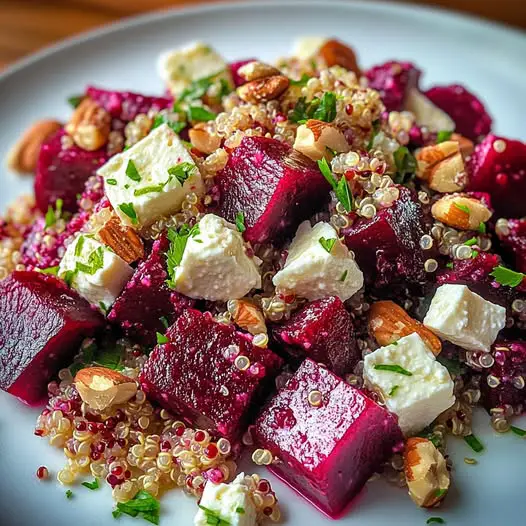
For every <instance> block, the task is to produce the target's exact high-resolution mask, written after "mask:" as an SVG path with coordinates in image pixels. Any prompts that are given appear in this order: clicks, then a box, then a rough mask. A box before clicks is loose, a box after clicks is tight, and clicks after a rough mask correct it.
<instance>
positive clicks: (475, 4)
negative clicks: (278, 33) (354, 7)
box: [0, 0, 526, 68]
mask: <svg viewBox="0 0 526 526" xmlns="http://www.w3.org/2000/svg"><path fill="white" fill-rule="evenodd" d="M207 1H213V0H207ZM370 1H373V0H370ZM196 3H197V2H196V1H193V2H192V0H0V68H1V67H2V66H5V65H6V64H8V63H10V62H13V61H15V60H17V59H19V58H21V57H23V56H24V55H27V54H29V53H32V52H33V51H36V50H37V49H40V48H42V47H43V46H46V45H49V44H52V43H54V42H57V41H59V40H61V39H63V38H66V37H69V36H71V35H74V34H76V33H79V32H81V31H86V30H88V29H91V28H94V27H97V26H100V25H102V24H107V23H109V22H113V21H115V20H119V19H120V18H123V17H126V16H130V15H135V14H138V13H143V12H145V11H150V10H154V9H160V8H167V7H171V6H180V5H184V4H194V5H195V4H196ZM414 3H417V4H428V5H439V6H442V7H447V8H450V9H458V10H460V11H464V12H467V13H472V14H476V15H479V16H483V17H486V18H488V19H491V20H497V21H500V22H506V23H508V24H511V25H515V26H518V27H522V28H526V0H414Z"/></svg>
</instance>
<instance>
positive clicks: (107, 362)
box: [93, 345, 124, 371]
mask: <svg viewBox="0 0 526 526" xmlns="http://www.w3.org/2000/svg"><path fill="white" fill-rule="evenodd" d="M93 363H96V364H97V365H102V366H103V367H107V368H108V369H113V370H114V371H122V369H124V366H123V365H122V347H121V346H119V345H117V346H116V347H114V348H112V349H103V350H101V351H99V352H98V353H97V354H96V356H94V358H93Z"/></svg>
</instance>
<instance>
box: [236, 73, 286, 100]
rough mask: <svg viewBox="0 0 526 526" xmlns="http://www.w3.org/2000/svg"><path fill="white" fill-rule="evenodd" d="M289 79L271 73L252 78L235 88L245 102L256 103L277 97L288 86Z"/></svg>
mask: <svg viewBox="0 0 526 526" xmlns="http://www.w3.org/2000/svg"><path fill="white" fill-rule="evenodd" d="M289 84H290V80H289V79H288V78H287V77H285V76H284V75H273V76H272V77H266V78H264V79H258V80H253V81H251V82H248V83H247V84H243V85H242V86H239V88H237V94H238V95H239V97H240V98H241V99H242V100H244V101H245V102H250V103H251V104H257V103H259V102H268V101H269V100H274V99H277V98H278V97H279V96H280V95H281V94H282V93H283V92H284V91H285V90H286V89H287V88H288V87H289Z"/></svg>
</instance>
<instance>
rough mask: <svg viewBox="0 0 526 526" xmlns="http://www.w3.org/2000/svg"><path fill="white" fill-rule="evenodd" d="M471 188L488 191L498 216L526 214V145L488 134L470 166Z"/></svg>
mask: <svg viewBox="0 0 526 526" xmlns="http://www.w3.org/2000/svg"><path fill="white" fill-rule="evenodd" d="M467 171H468V174H469V183H468V186H467V190H471V191H478V192H488V193H489V194H490V195H491V201H492V204H493V206H494V207H495V211H496V215H497V217H522V216H524V215H526V199H524V196H525V195H526V144H525V143H523V142H520V141H514V140H512V139H506V138H504V137H497V136H495V135H488V136H487V137H486V138H485V139H484V141H482V142H481V143H480V144H479V145H478V146H476V147H475V151H474V152H473V154H472V155H471V158H470V160H469V162H468V165H467Z"/></svg>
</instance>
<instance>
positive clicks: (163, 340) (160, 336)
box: [156, 332, 170, 344]
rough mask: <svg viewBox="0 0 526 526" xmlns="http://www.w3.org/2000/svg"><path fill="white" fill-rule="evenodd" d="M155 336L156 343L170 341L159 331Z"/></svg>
mask: <svg viewBox="0 0 526 526" xmlns="http://www.w3.org/2000/svg"><path fill="white" fill-rule="evenodd" d="M156 336H157V343H158V344H162V343H168V342H169V341H170V340H169V339H168V338H167V337H166V336H165V335H164V334H161V333H160V332H157V333H156Z"/></svg>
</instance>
